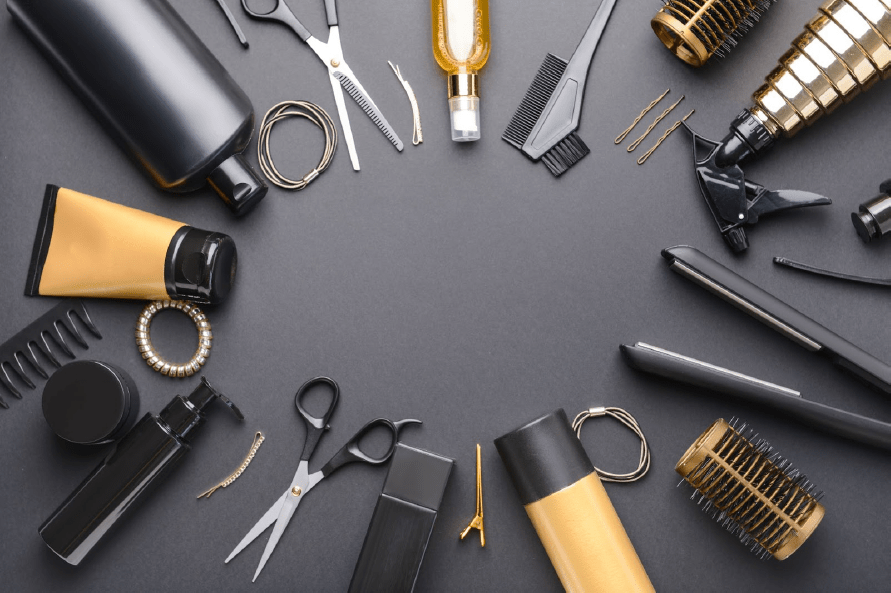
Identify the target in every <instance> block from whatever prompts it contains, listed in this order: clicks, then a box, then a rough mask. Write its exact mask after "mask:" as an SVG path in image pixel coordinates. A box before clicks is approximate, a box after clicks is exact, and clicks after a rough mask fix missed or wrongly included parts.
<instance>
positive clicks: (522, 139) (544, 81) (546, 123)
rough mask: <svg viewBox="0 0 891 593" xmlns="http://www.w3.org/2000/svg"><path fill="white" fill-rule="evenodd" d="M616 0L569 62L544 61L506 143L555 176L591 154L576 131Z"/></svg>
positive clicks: (602, 10)
mask: <svg viewBox="0 0 891 593" xmlns="http://www.w3.org/2000/svg"><path fill="white" fill-rule="evenodd" d="M615 5H616V0H603V1H602V2H601V3H600V7H599V8H598V9H597V12H596V13H595V14H594V18H593V19H592V20H591V24H590V25H588V30H587V31H586V32H585V36H584V37H582V40H581V42H580V43H579V45H578V47H577V48H576V50H575V53H573V54H572V58H570V60H569V62H567V61H566V60H564V59H563V58H559V57H557V56H555V55H553V54H548V55H547V56H546V57H545V60H544V63H543V64H542V65H541V67H540V68H539V69H538V74H536V75H535V80H533V81H532V86H530V87H529V90H528V91H526V96H525V97H524V98H523V101H522V103H520V106H519V107H518V108H517V112H516V113H515V114H514V116H513V118H511V120H510V124H508V126H507V129H506V130H505V131H504V134H503V135H502V136H501V139H502V140H504V141H505V142H508V143H509V144H511V145H513V146H514V147H516V148H518V149H519V150H521V151H523V154H525V155H526V156H527V157H529V158H530V159H532V160H533V161H537V160H539V159H541V160H542V161H544V164H545V165H547V167H548V169H549V170H550V171H551V173H553V175H554V176H555V177H559V176H560V175H561V174H563V173H565V172H566V171H567V170H568V169H569V168H570V167H572V166H573V165H574V164H576V163H577V162H579V161H580V160H581V159H582V157H584V156H585V155H586V154H588V153H589V152H590V150H588V147H587V146H585V143H584V142H582V139H581V138H579V137H578V134H576V133H575V130H576V129H577V128H578V126H579V115H581V111H582V99H583V97H584V94H585V81H586V80H587V78H588V68H589V67H590V66H591V60H592V59H593V58H594V51H595V50H596V49H597V43H598V42H599V41H600V36H601V35H602V34H603V29H604V28H605V27H606V23H607V21H608V20H609V17H610V14H612V12H613V7H614V6H615Z"/></svg>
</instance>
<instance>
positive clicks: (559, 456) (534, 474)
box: [495, 409, 594, 506]
mask: <svg viewBox="0 0 891 593" xmlns="http://www.w3.org/2000/svg"><path fill="white" fill-rule="evenodd" d="M495 448H496V449H498V454H499V455H501V461H502V462H504V466H505V467H506V468H507V473H508V474H509V475H510V477H511V480H512V481H513V483H514V487H515V488H516V489H517V494H519V495H520V500H521V501H522V502H523V506H526V505H528V504H531V503H533V502H536V501H538V500H541V499H542V498H544V497H546V496H550V495H551V494H553V493H555V492H559V491H560V490H563V489H564V488H566V487H568V486H572V485H573V484H575V483H576V482H578V481H579V480H581V479H582V478H584V477H586V476H588V475H589V474H591V473H592V472H594V465H593V464H592V463H591V460H590V459H589V458H588V454H587V453H586V452H585V448H584V447H582V444H581V442H579V440H578V439H577V438H576V436H575V434H574V433H573V432H572V428H570V425H569V419H568V418H567V417H566V412H564V411H563V410H562V409H559V410H555V411H553V412H551V413H550V414H546V415H544V416H542V417H541V418H537V419H536V420H533V421H532V422H530V423H528V424H526V425H524V426H521V427H520V428H518V429H516V430H514V431H513V432H509V433H507V434H506V435H504V436H501V437H499V438H497V439H495Z"/></svg>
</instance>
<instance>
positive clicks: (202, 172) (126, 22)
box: [6, 0, 267, 215]
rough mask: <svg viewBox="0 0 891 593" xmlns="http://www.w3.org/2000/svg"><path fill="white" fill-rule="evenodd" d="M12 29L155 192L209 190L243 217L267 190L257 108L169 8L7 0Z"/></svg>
mask: <svg viewBox="0 0 891 593" xmlns="http://www.w3.org/2000/svg"><path fill="white" fill-rule="evenodd" d="M6 7H7V8H8V9H9V12H10V13H12V17H13V19H14V20H15V21H16V23H18V25H19V26H20V27H21V28H22V29H24V30H25V31H26V32H27V33H28V35H29V36H30V37H31V40H32V41H33V42H34V44H35V45H36V46H37V47H38V48H39V49H40V50H41V51H42V52H43V53H44V55H45V56H46V58H47V59H48V60H49V61H50V62H51V63H52V64H53V66H55V67H56V69H57V70H58V72H59V74H61V75H62V77H63V78H64V79H65V80H66V81H67V82H68V84H70V85H71V87H72V88H73V89H74V91H75V92H76V93H77V94H78V96H80V98H81V100H82V101H83V102H84V103H85V104H86V105H87V107H89V108H90V110H91V111H92V112H93V114H94V115H95V116H96V118H97V119H98V120H99V122H100V123H101V124H102V125H103V126H104V127H105V129H106V131H107V132H108V133H109V135H111V136H112V137H113V138H114V139H115V140H116V141H117V142H118V143H119V144H120V145H121V146H122V147H123V148H124V149H125V150H126V151H127V152H128V153H129V154H130V155H131V156H132V157H133V159H134V160H135V161H137V162H138V163H140V164H142V165H143V166H144V167H145V169H146V170H147V171H148V172H149V174H150V175H151V177H152V179H153V180H154V181H155V183H156V184H157V185H158V186H159V187H161V188H162V189H165V190H167V191H171V192H188V191H192V190H195V189H198V188H200V187H202V186H204V184H205V182H210V184H211V185H212V186H213V188H214V189H215V190H216V191H217V193H219V194H220V197H222V198H223V201H224V202H226V205H227V206H229V208H230V209H231V210H232V211H233V212H234V213H235V214H237V215H241V214H244V213H245V212H247V211H248V210H250V209H251V208H252V207H253V206H254V205H255V204H256V203H257V202H259V201H260V200H261V199H262V198H263V196H264V195H266V190H267V187H266V184H265V183H264V182H263V180H262V179H260V177H258V176H257V174H256V173H255V172H254V171H253V169H251V167H250V165H249V164H248V163H247V161H246V160H245V159H244V157H243V156H242V155H241V154H238V153H241V152H242V151H243V150H244V149H245V148H246V147H247V145H248V142H249V141H250V139H251V134H252V133H253V130H254V111H253V107H252V106H251V102H250V99H248V97H247V95H245V93H244V91H243V90H242V89H241V87H239V86H238V84H237V83H236V82H235V81H234V80H233V79H232V77H231V76H229V73H228V72H226V69H225V68H223V66H222V65H221V64H220V63H219V61H217V59H216V58H215V57H214V56H213V54H212V53H210V50H208V49H207V47H206V46H205V45H204V44H203V43H202V42H201V40H200V39H199V38H198V36H197V35H195V33H194V31H192V29H191V28H190V27H189V25H187V24H186V22H185V21H184V20H183V19H182V17H180V16H179V14H178V13H177V12H176V11H175V10H174V9H173V7H171V6H170V4H169V3H168V2H167V0H7V2H6Z"/></svg>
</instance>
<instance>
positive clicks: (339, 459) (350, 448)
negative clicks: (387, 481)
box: [322, 418, 399, 476]
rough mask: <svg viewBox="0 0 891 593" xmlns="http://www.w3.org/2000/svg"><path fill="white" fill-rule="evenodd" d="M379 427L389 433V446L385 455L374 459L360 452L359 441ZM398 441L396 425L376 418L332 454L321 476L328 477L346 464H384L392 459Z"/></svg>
mask: <svg viewBox="0 0 891 593" xmlns="http://www.w3.org/2000/svg"><path fill="white" fill-rule="evenodd" d="M379 426H382V427H384V428H386V429H387V430H389V431H390V446H389V447H388V448H387V452H386V453H384V454H383V455H381V456H379V457H375V456H373V455H370V454H368V453H366V452H365V451H363V450H362V448H361V444H360V441H361V440H362V439H363V438H364V437H365V435H367V434H368V433H369V432H371V431H372V430H374V429H375V428H377V427H379ZM398 440H399V430H398V429H397V428H396V425H395V424H393V422H392V421H391V420H387V419H386V418H376V419H374V420H372V421H371V422H369V423H368V424H366V425H365V426H363V427H362V428H360V429H359V432H357V433H356V434H354V435H353V438H351V439H350V440H349V441H347V443H346V445H344V446H343V447H342V448H341V449H340V451H338V452H337V453H335V454H334V457H332V458H331V460H330V461H329V462H328V463H326V464H325V466H324V467H323V468H322V476H329V475H331V474H332V473H334V472H335V471H337V470H338V469H340V468H341V467H343V466H345V465H347V464H348V463H356V462H361V463H367V464H369V465H381V464H382V463H386V462H387V461H389V460H390V457H392V455H393V451H395V450H396V443H397V442H398Z"/></svg>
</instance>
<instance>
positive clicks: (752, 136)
mask: <svg viewBox="0 0 891 593" xmlns="http://www.w3.org/2000/svg"><path fill="white" fill-rule="evenodd" d="M889 76H891V0H826V1H825V2H824V3H823V5H822V6H821V7H820V11H819V12H818V13H817V16H815V17H814V18H812V19H811V20H810V21H809V22H808V23H807V25H805V29H804V32H802V33H801V34H800V35H799V36H798V37H797V38H795V40H794V41H793V42H792V48H791V49H790V50H789V51H787V52H786V53H785V54H783V56H782V57H781V58H780V65H779V66H778V67H777V68H775V69H774V70H773V71H772V72H771V73H770V74H769V75H768V76H767V80H766V82H765V84H764V85H762V86H761V88H759V89H758V90H757V91H755V94H754V96H753V100H754V105H753V106H752V107H750V108H749V109H746V110H744V111H743V112H742V113H740V114H739V115H738V116H737V117H736V119H734V120H733V122H732V123H731V125H730V133H729V134H728V135H727V136H726V137H725V138H724V139H723V140H722V141H720V142H715V141H713V140H708V139H706V138H704V137H702V136H700V135H698V134H695V133H694V134H693V154H694V161H695V168H696V177H697V180H698V181H699V187H700V190H701V191H702V195H703V197H704V198H705V200H706V202H707V203H708V206H709V209H710V210H711V212H712V215H713V216H714V219H715V222H716V223H717V225H718V228H719V229H720V231H721V234H722V235H724V239H725V240H726V241H727V244H728V245H730V247H731V248H732V249H733V250H734V251H736V252H740V251H743V250H745V249H746V248H747V247H748V238H747V237H746V232H745V228H744V226H745V225H751V224H755V223H756V222H758V219H759V218H760V217H761V216H764V215H765V214H771V213H773V212H777V211H779V210H786V209H789V208H801V207H803V206H815V205H821V204H830V203H831V200H829V198H825V197H823V196H819V195H817V194H812V193H809V192H802V191H795V190H777V191H771V190H767V189H766V188H764V186H761V185H759V184H756V183H753V182H752V181H750V180H746V178H745V175H744V174H743V171H742V169H741V168H740V163H743V162H748V161H751V160H753V159H755V158H758V157H759V156H761V155H762V154H764V153H765V152H766V151H767V150H768V149H769V148H770V147H771V146H772V145H773V144H775V143H776V141H777V140H778V139H779V138H781V137H783V136H786V137H789V136H792V135H794V134H796V133H797V132H799V131H800V130H802V129H803V128H804V127H806V126H809V125H811V124H812V123H814V122H815V121H817V119H819V118H820V117H821V116H822V115H824V114H827V113H831V112H832V111H833V110H834V109H835V108H836V107H838V106H839V105H841V104H842V103H847V102H848V101H850V100H851V99H852V98H853V97H855V96H856V95H858V94H859V93H860V92H861V91H865V90H867V89H868V88H870V87H871V86H872V85H873V84H874V83H875V82H876V81H877V80H880V79H885V78H888V77H889Z"/></svg>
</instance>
